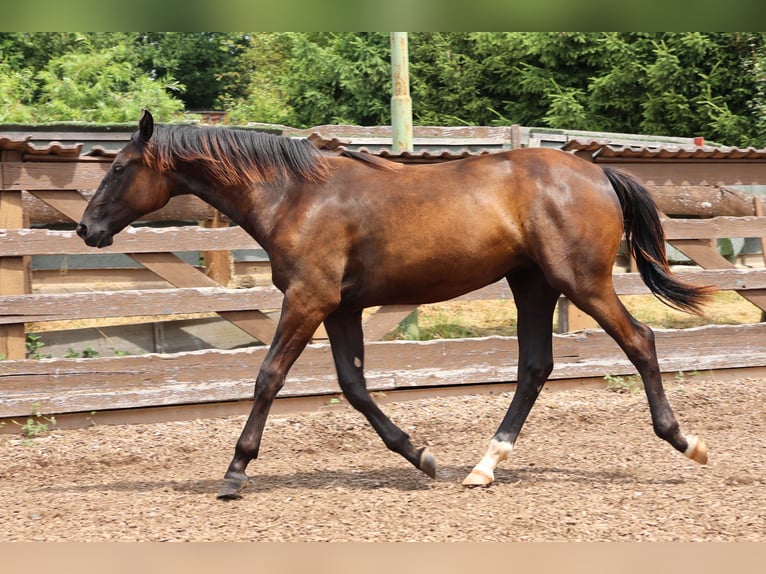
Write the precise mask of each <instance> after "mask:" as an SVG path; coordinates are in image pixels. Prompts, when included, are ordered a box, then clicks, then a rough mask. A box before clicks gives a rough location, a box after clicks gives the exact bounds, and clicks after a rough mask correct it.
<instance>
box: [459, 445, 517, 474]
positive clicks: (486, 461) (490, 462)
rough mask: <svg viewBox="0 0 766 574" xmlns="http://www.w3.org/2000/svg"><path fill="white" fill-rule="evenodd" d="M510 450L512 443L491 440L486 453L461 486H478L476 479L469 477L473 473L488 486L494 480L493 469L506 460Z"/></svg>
mask: <svg viewBox="0 0 766 574" xmlns="http://www.w3.org/2000/svg"><path fill="white" fill-rule="evenodd" d="M512 450H513V443H510V442H503V441H499V440H497V439H494V438H493V439H492V440H491V441H489V449H487V453H486V454H485V455H484V457H483V458H482V459H481V460H480V461H479V464H477V465H476V466H475V467H473V470H472V471H471V474H469V475H468V477H467V478H466V479H465V480H464V481H463V484H479V482H477V480H476V479H477V478H478V477H476V476H474V479H472V478H471V475H473V474H474V473H476V474H478V475H480V476H482V477H484V478H485V479H486V480H484V481H482V482H483V483H484V484H490V483H491V482H492V481H494V480H495V468H497V465H498V464H500V463H501V462H502V461H504V460H505V459H507V458H508V455H510V454H511V451H512Z"/></svg>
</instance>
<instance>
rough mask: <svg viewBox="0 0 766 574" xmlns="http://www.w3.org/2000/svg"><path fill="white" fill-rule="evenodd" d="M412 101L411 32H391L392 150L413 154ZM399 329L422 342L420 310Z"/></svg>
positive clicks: (410, 316)
mask: <svg viewBox="0 0 766 574" xmlns="http://www.w3.org/2000/svg"><path fill="white" fill-rule="evenodd" d="M412 150H413V147H412V98H411V97H410V65H409V55H408V53H407V32H391V151H392V152H393V153H400V152H403V151H410V152H411V151H412ZM412 308H413V312H412V313H411V314H410V315H408V316H407V318H406V319H405V320H404V321H402V322H401V323H400V324H399V326H400V328H402V329H404V331H405V332H406V333H407V336H408V337H409V338H410V339H415V340H419V339H420V328H419V326H418V308H417V306H413V307H412Z"/></svg>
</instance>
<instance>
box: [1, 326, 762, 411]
mask: <svg viewBox="0 0 766 574" xmlns="http://www.w3.org/2000/svg"><path fill="white" fill-rule="evenodd" d="M764 338H766V324H762V323H760V324H754V325H740V326H709V327H700V328H696V329H686V330H680V331H676V330H668V331H665V330H657V331H656V341H657V348H658V353H659V355H660V365H661V368H662V370H663V371H664V372H673V371H681V370H706V369H714V368H737V367H755V366H764V365H766V350H765V349H764V347H763V345H762V344H761V341H763V340H764ZM266 351H267V349H266V348H263V347H255V348H249V349H242V350H236V351H197V352H190V353H178V354H175V355H162V354H151V355H145V356H141V357H114V358H98V359H62V360H55V361H50V360H44V361H32V360H20V361H6V362H3V363H2V364H1V365H0V366H1V367H2V368H0V393H2V396H3V401H2V402H0V418H3V417H14V416H24V415H27V414H29V413H30V412H31V408H32V404H33V403H39V404H40V409H41V411H42V412H45V413H49V414H58V413H66V412H87V411H92V410H103V409H116V408H136V407H142V406H158V405H173V404H188V403H200V402H213V401H229V400H246V399H250V398H251V397H252V391H253V380H254V378H255V375H256V372H257V367H258V365H260V363H261V361H262V360H263V358H264V356H265V353H266ZM554 355H555V358H556V367H555V370H554V373H553V375H552V377H551V378H552V379H557V378H570V377H585V376H590V377H599V376H601V377H602V376H604V375H605V374H612V375H623V374H629V373H633V372H635V370H634V368H633V366H632V365H630V364H629V363H628V362H627V359H625V357H624V355H623V354H622V352H621V351H620V350H619V348H618V347H617V345H616V343H614V341H612V340H611V339H609V338H608V337H607V336H606V335H605V334H604V333H603V332H601V331H586V332H584V333H580V334H577V335H554ZM517 359H518V351H517V346H516V339H515V338H512V337H488V338H482V339H453V340H440V341H429V342H419V343H414V342H406V341H391V342H376V343H369V344H368V345H367V346H366V372H367V379H368V387H369V388H370V389H371V390H373V391H376V390H382V391H385V390H389V389H400V388H412V387H415V386H434V385H447V384H448V385H463V384H476V383H492V382H509V381H513V380H515V378H516V361H517ZM337 390H338V387H337V384H336V378H335V370H334V366H333V362H332V357H331V352H330V348H329V345H326V344H325V345H310V346H309V347H308V348H307V349H306V351H305V352H304V353H303V355H302V356H301V357H300V358H299V359H298V361H297V362H296V364H295V366H294V367H293V369H292V370H291V373H290V376H289V377H288V381H287V384H286V386H285V388H284V389H283V390H282V391H281V393H280V396H282V397H286V396H306V395H315V394H323V393H335V392H337Z"/></svg>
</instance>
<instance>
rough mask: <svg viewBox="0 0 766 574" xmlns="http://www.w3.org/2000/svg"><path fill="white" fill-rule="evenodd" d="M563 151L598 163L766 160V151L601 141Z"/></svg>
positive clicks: (568, 146)
mask: <svg viewBox="0 0 766 574" xmlns="http://www.w3.org/2000/svg"><path fill="white" fill-rule="evenodd" d="M561 149H563V150H564V151H570V152H591V153H592V154H593V158H594V160H596V161H598V160H599V159H606V158H610V159H668V160H670V159H676V160H677V159H684V160H689V159H691V160H712V159H725V160H743V159H744V160H766V149H755V148H752V147H749V148H736V147H714V146H705V145H703V146H695V145H685V146H680V145H677V144H665V143H661V142H658V143H656V144H643V145H615V144H609V143H605V142H604V141H601V140H586V139H572V140H569V141H568V142H567V143H566V144H564V145H563V146H562V148H561Z"/></svg>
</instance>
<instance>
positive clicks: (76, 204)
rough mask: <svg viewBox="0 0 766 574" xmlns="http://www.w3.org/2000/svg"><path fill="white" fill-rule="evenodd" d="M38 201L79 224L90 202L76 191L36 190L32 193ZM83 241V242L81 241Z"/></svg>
mask: <svg viewBox="0 0 766 574" xmlns="http://www.w3.org/2000/svg"><path fill="white" fill-rule="evenodd" d="M31 193H32V194H33V195H34V196H35V197H36V198H37V199H39V200H41V201H44V202H45V203H47V204H48V205H50V206H51V207H52V208H54V209H55V210H56V211H58V212H59V213H61V214H62V215H64V216H65V217H66V218H67V219H70V220H71V221H74V222H75V223H79V222H80V220H81V219H82V214H83V213H84V212H85V208H86V207H87V206H88V200H87V199H85V198H84V197H82V196H81V195H80V194H79V192H77V191H75V190H58V191H46V190H35V191H32V192H31ZM81 241H82V240H81Z"/></svg>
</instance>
